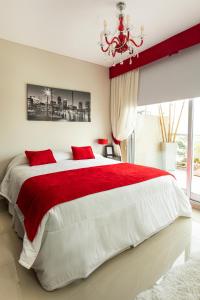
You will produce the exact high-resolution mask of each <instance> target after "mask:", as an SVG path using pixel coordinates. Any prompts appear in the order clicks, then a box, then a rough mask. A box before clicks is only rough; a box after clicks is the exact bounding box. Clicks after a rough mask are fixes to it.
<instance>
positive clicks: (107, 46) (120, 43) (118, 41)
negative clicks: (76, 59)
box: [100, 2, 144, 66]
mask: <svg viewBox="0 0 200 300" xmlns="http://www.w3.org/2000/svg"><path fill="white" fill-rule="evenodd" d="M116 6H117V9H118V10H119V15H118V25H117V29H116V32H115V33H114V34H111V32H110V31H109V30H108V25H107V22H106V21H104V30H103V31H102V32H101V34H100V47H101V50H102V51H103V52H104V53H105V54H107V55H108V56H110V57H112V59H113V66H115V64H116V63H120V64H123V60H124V59H127V58H129V64H132V57H135V56H137V57H138V51H137V48H139V47H141V46H142V44H143V38H144V34H143V32H144V27H143V26H141V28H140V34H139V35H137V36H133V34H132V32H131V29H132V26H131V25H130V16H129V15H127V16H126V20H125V16H124V14H123V11H124V9H125V7H126V4H125V3H124V2H118V3H117V5H116ZM119 57H120V58H119Z"/></svg>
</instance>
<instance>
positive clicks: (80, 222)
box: [0, 152, 191, 291]
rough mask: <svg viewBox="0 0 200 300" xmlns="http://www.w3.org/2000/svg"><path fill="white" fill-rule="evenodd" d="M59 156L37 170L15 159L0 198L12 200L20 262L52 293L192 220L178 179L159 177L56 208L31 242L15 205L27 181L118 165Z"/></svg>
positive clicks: (101, 159)
mask: <svg viewBox="0 0 200 300" xmlns="http://www.w3.org/2000/svg"><path fill="white" fill-rule="evenodd" d="M55 157H56V160H57V163H54V164H48V165H41V166H35V167H30V166H29V165H28V164H27V161H26V158H25V156H24V155H19V156H17V157H15V158H14V159H13V160H12V161H11V163H10V164H9V166H8V169H7V172H6V175H5V177H4V179H3V181H2V184H1V187H0V194H1V195H2V196H3V197H5V198H6V199H7V200H8V201H9V205H10V208H11V209H10V210H11V211H12V212H13V219H14V224H15V228H16V231H17V232H18V234H19V235H21V236H22V237H23V247H22V251H21V255H20V258H19V263H20V264H21V265H22V266H24V267H25V268H28V269H29V268H33V269H34V270H35V272H36V274H37V277H38V279H39V281H40V283H41V285H42V286H43V288H44V289H46V290H48V291H52V290H54V289H57V288H61V287H63V286H65V285H67V284H69V283H71V282H72V281H75V280H77V279H81V278H86V277H88V276H89V275H90V274H91V273H92V272H93V271H94V270H95V269H97V268H98V267H99V266H100V265H101V264H103V262H105V261H107V260H108V259H110V258H111V257H113V256H115V255H117V254H118V253H120V252H122V251H124V250H126V249H128V248H129V247H131V246H134V247H135V246H137V245H138V244H140V243H142V242H143V241H144V240H145V239H147V238H149V237H150V236H152V235H153V234H155V233H157V232H158V231H160V230H161V229H163V228H165V227H167V226H168V225H169V224H171V223H172V222H173V221H174V220H175V219H176V218H178V217H179V216H185V217H191V205H190V202H189V199H188V198H187V197H186V196H185V194H184V192H183V191H182V190H181V189H180V188H179V186H178V184H177V182H176V179H175V178H174V177H173V176H171V175H166V176H159V177H157V178H153V179H150V180H146V181H143V182H140V183H136V184H129V185H127V186H122V187H119V188H114V189H110V190H106V191H102V192H98V193H93V194H91V195H87V196H84V197H80V198H78V199H76V200H75V201H70V202H66V203H65V202H64V203H61V204H59V205H56V206H54V207H52V208H51V209H50V210H49V211H48V212H47V213H46V214H45V215H44V217H43V218H42V221H41V223H40V225H39V227H38V230H37V233H36V235H35V237H34V239H33V240H32V241H31V240H30V239H29V238H28V236H27V232H26V229H25V227H24V226H23V224H24V223H23V221H24V218H23V214H22V212H21V211H20V209H19V207H18V206H17V204H16V201H17V198H18V195H19V193H20V190H21V187H22V185H23V184H24V182H26V180H27V179H30V178H33V177H36V176H40V175H42V174H52V173H57V172H62V171H66V170H76V169H77V170H79V169H82V168H92V167H95V166H109V165H115V164H119V162H118V161H115V160H112V159H108V158H104V157H103V156H101V155H95V159H86V160H79V161H75V160H72V159H71V157H70V155H68V154H66V153H64V152H63V153H58V152H57V153H55ZM73 188H74V189H76V187H73ZM33 214H34V212H33Z"/></svg>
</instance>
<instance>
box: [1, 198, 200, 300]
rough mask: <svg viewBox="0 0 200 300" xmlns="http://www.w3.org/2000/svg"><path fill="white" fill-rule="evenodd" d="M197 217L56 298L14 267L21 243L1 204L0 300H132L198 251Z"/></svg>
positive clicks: (31, 274) (29, 274)
mask: <svg viewBox="0 0 200 300" xmlns="http://www.w3.org/2000/svg"><path fill="white" fill-rule="evenodd" d="M199 232H200V211H197V210H194V212H193V218H192V220H191V219H188V218H179V219H177V220H176V221H175V222H174V223H173V224H171V225H170V226H168V227H167V228H166V229H164V230H162V231H161V232H159V233H158V234H156V235H154V236H153V237H151V238H149V239H148V240H146V241H145V242H143V243H142V244H141V245H139V246H137V247H136V248H134V249H133V248H132V249H129V250H127V251H125V252H123V253H122V254H120V255H118V256H116V257H115V258H113V259H111V260H109V261H108V262H106V263H105V264H104V265H103V266H101V267H100V268H99V269H98V270H96V271H95V272H94V273H93V274H92V275H91V276H89V278H87V279H85V280H81V281H79V282H76V283H74V284H71V285H69V286H68V287H65V288H62V289H60V290H57V291H54V292H46V291H44V290H43V289H42V288H41V286H40V285H39V283H38V281H37V278H36V276H35V274H34V272H33V271H32V270H26V269H25V268H23V267H21V266H20V265H19V264H18V261H17V260H18V257H19V254H20V249H21V245H22V242H21V240H20V239H19V238H18V237H17V235H16V234H15V233H14V231H13V229H12V220H11V217H10V215H9V214H8V212H7V208H6V204H5V203H4V202H3V201H1V199H0V300H4V299H8V300H47V299H48V300H51V299H57V300H102V299H104V300H108V299H109V300H121V299H123V300H133V299H134V297H135V295H136V294H137V293H139V292H140V291H142V290H144V289H146V288H149V287H151V286H152V285H153V284H154V283H155V282H156V281H157V280H158V279H159V278H160V277H161V276H162V275H163V274H164V273H165V272H166V271H167V270H169V269H170V268H171V267H172V265H174V264H177V263H183V260H184V256H183V253H184V251H185V253H186V254H188V249H189V245H190V241H191V240H192V248H191V252H192V253H194V252H196V251H198V250H200V234H199Z"/></svg>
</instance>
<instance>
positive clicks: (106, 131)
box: [0, 40, 111, 175]
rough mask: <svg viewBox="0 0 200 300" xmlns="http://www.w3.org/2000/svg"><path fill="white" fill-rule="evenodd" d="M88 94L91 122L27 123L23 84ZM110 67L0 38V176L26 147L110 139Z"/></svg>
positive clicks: (61, 147) (64, 145) (55, 145)
mask: <svg viewBox="0 0 200 300" xmlns="http://www.w3.org/2000/svg"><path fill="white" fill-rule="evenodd" d="M27 83H32V84H38V85H46V86H50V87H56V88H64V89H74V90H79V91H87V92H91V119H92V122H91V123H79V122H76V123H70V122H61V123H60V122H46V121H27V117H26V84H27ZM109 111H110V105H109V79H108V69H107V68H105V67H102V66H99V65H95V64H92V63H87V62H83V61H80V60H76V59H72V58H69V57H65V56H61V55H57V54H53V53H50V52H47V51H43V50H39V49H35V48H32V47H27V46H23V45H19V44H16V43H12V42H8V41H5V40H0V175H1V174H2V173H3V171H4V169H5V166H6V165H7V163H8V161H9V160H10V158H11V157H13V156H15V155H16V154H18V153H21V152H23V151H24V150H25V149H45V148H49V147H50V148H54V149H70V146H71V145H88V144H91V145H93V146H94V148H96V151H97V152H99V151H101V149H102V147H100V146H99V145H97V144H96V142H95V140H96V139H97V138H101V137H102V138H103V137H109V135H110V130H111V129H110V120H109Z"/></svg>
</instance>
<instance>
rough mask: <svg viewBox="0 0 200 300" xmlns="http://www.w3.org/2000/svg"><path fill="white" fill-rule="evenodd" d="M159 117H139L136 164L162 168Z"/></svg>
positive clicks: (136, 131)
mask: <svg viewBox="0 0 200 300" xmlns="http://www.w3.org/2000/svg"><path fill="white" fill-rule="evenodd" d="M161 142H162V135H161V130H160V123H159V117H157V116H145V115H138V116H137V122H136V130H135V163H136V164H140V165H145V166H151V167H156V168H162V152H161V148H160V143H161Z"/></svg>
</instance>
